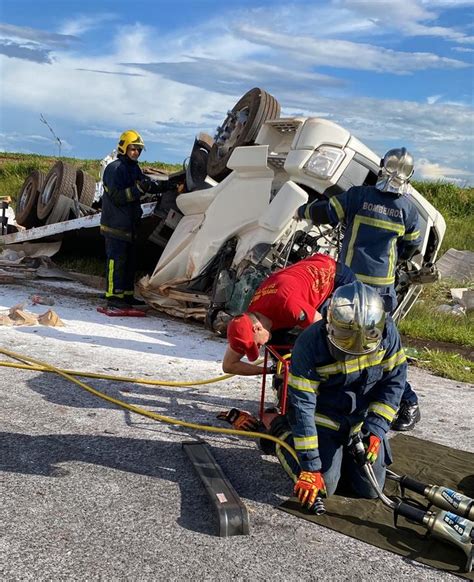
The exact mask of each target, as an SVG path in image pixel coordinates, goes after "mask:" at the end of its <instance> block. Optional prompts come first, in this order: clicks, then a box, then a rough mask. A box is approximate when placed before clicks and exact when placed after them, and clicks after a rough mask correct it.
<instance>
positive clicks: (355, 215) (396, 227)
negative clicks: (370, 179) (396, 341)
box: [296, 147, 421, 431]
mask: <svg viewBox="0 0 474 582" xmlns="http://www.w3.org/2000/svg"><path fill="white" fill-rule="evenodd" d="M413 171H414V162H413V157H412V156H411V154H410V153H409V152H407V150H406V149H405V148H403V147H402V148H398V149H392V150H389V151H388V152H387V153H386V154H385V156H384V157H383V159H382V161H381V166H380V172H379V176H378V179H377V183H376V185H375V186H354V187H352V188H350V189H349V190H347V191H346V192H342V193H341V194H336V195H335V196H333V197H331V198H330V199H329V200H323V201H321V200H318V201H315V202H312V203H310V204H305V205H303V206H300V207H299V208H298V211H297V216H296V217H297V218H298V219H308V220H311V221H312V222H313V223H314V224H331V225H333V226H335V225H336V224H338V223H339V222H341V223H343V225H344V226H345V233H344V239H343V243H342V249H341V253H340V256H339V259H338V260H339V261H340V262H342V263H343V264H345V265H346V266H348V267H350V268H351V269H352V270H353V271H354V274H355V276H356V278H357V279H358V280H359V281H362V282H363V283H366V284H368V285H371V286H372V287H374V289H375V290H376V291H377V292H378V293H379V294H380V295H381V297H382V299H383V301H384V306H385V310H386V312H387V313H390V314H392V313H393V312H394V311H395V308H396V307H397V295H396V292H395V268H396V265H397V262H398V261H399V260H409V259H410V258H411V257H412V256H413V255H414V254H415V253H416V252H417V250H418V248H419V246H420V243H421V236H420V226H419V219H418V212H417V210H416V208H415V206H414V205H413V203H412V202H411V201H410V200H409V199H408V198H407V196H405V194H406V192H407V190H408V184H409V180H410V178H411V176H412V175H413ZM420 418H421V414H420V409H419V405H418V397H417V395H416V393H415V392H414V391H413V389H412V388H411V386H410V384H408V383H407V385H406V387H405V391H404V394H403V398H402V402H401V405H400V410H399V411H398V414H397V417H396V419H395V420H394V423H393V426H392V429H394V430H401V431H407V430H411V429H413V428H414V426H415V424H416V423H417V422H418V421H419V420H420Z"/></svg>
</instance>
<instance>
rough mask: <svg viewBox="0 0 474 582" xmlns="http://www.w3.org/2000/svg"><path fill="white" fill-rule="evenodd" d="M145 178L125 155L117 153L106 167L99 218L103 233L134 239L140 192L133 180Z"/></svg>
mask: <svg viewBox="0 0 474 582" xmlns="http://www.w3.org/2000/svg"><path fill="white" fill-rule="evenodd" d="M144 178H145V175H144V174H143V172H142V171H141V169H140V167H139V165H138V163H137V162H135V161H134V160H131V159H130V158H129V157H128V156H124V155H119V156H118V158H117V159H116V160H114V161H113V162H111V163H110V164H109V165H108V166H107V167H106V168H105V172H104V177H103V183H104V195H103V196H102V215H101V218H100V232H101V233H102V234H103V235H104V236H110V237H112V238H118V239H122V240H129V241H132V240H133V239H134V238H135V236H136V233H137V229H138V225H139V224H140V218H141V216H142V207H141V204H140V197H141V196H142V192H140V190H139V189H138V188H137V186H136V183H137V181H140V180H143V179H144Z"/></svg>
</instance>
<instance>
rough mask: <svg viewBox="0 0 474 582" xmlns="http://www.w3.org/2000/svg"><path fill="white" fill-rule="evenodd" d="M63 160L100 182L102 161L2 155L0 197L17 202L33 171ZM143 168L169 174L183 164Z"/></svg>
mask: <svg viewBox="0 0 474 582" xmlns="http://www.w3.org/2000/svg"><path fill="white" fill-rule="evenodd" d="M58 159H61V160H62V161H63V162H67V163H70V164H73V165H74V166H76V168H77V169H78V170H84V171H85V172H87V173H88V174H90V175H91V176H92V177H93V178H94V179H95V180H99V175H100V160H78V159H76V158H65V157H61V158H53V157H51V158H48V157H44V156H38V155H34V154H16V153H0V196H11V197H12V199H13V200H16V197H17V196H18V194H19V192H20V189H21V187H22V185H23V182H24V181H25V179H26V178H27V176H28V175H29V174H30V173H31V172H33V170H41V171H42V172H45V173H47V172H48V171H49V170H50V169H51V168H52V167H53V165H54V164H55V162H57V160H58ZM140 165H141V167H142V168H143V167H152V168H157V169H159V170H165V171H168V172H175V171H177V170H180V169H181V164H163V163H161V162H143V163H141V164H140Z"/></svg>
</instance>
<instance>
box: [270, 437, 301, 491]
mask: <svg viewBox="0 0 474 582" xmlns="http://www.w3.org/2000/svg"><path fill="white" fill-rule="evenodd" d="M290 435H291V432H290V431H288V432H285V433H284V434H282V435H281V436H280V437H278V438H279V439H280V440H282V441H286V439H287V438H288V437H289V436H290ZM285 450H286V449H283V448H282V447H281V445H279V444H278V443H277V444H276V446H275V453H276V456H277V457H278V460H279V461H280V465H281V466H282V467H283V469H284V470H285V473H286V474H287V475H288V477H289V478H290V479H291V480H292V481H293V482H294V483H296V481H297V480H298V475H297V474H296V473H294V472H293V471H292V469H291V467H290V465H289V463H288V461H287V460H286V457H285V454H284V453H285Z"/></svg>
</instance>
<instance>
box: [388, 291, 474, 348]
mask: <svg viewBox="0 0 474 582" xmlns="http://www.w3.org/2000/svg"><path fill="white" fill-rule="evenodd" d="M458 286H459V285H457V284H454V283H452V282H451V283H450V282H449V281H440V282H438V283H435V284H433V285H427V286H426V287H425V288H424V289H423V291H422V294H421V298H420V299H419V300H418V301H417V303H415V305H414V306H413V308H412V309H411V310H410V312H409V314H408V315H407V316H406V317H405V319H403V320H402V321H401V322H400V323H399V326H398V327H399V329H400V332H401V333H402V334H403V335H406V336H408V337H413V338H417V339H424V340H431V341H438V342H449V343H453V344H458V345H461V346H466V347H472V348H474V312H470V313H468V314H467V315H462V316H459V317H457V316H453V315H449V314H446V313H440V312H438V311H437V308H438V307H439V306H440V305H443V304H444V305H446V304H449V303H450V301H451V295H450V293H449V289H450V288H453V287H458Z"/></svg>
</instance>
